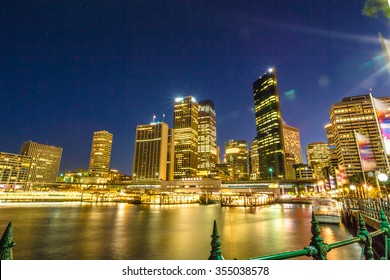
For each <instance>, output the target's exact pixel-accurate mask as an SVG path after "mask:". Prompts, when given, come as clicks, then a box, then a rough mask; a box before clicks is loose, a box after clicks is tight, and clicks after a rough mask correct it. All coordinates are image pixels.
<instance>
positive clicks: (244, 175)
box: [225, 140, 249, 180]
mask: <svg viewBox="0 0 390 280" xmlns="http://www.w3.org/2000/svg"><path fill="white" fill-rule="evenodd" d="M225 162H226V163H228V164H230V165H231V166H232V168H233V178H232V179H233V180H248V179H249V177H248V144H247V142H246V141H245V140H229V141H227V142H226V143H225Z"/></svg>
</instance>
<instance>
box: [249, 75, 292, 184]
mask: <svg viewBox="0 0 390 280" xmlns="http://www.w3.org/2000/svg"><path fill="white" fill-rule="evenodd" d="M253 95H254V111H255V117H256V140H257V143H258V146H259V160H260V178H261V179H263V180H267V179H268V180H269V179H285V170H286V162H285V154H284V141H283V126H282V116H281V113H280V104H279V103H280V102H279V94H278V82H277V79H276V70H275V69H274V68H272V69H270V70H269V71H268V72H267V73H265V74H264V75H263V76H261V77H260V78H258V79H257V80H256V81H255V82H254V83H253Z"/></svg>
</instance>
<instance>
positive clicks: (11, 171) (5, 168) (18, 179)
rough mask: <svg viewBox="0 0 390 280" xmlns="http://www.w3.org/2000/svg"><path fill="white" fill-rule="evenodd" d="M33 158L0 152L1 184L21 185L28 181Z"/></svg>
mask: <svg viewBox="0 0 390 280" xmlns="http://www.w3.org/2000/svg"><path fill="white" fill-rule="evenodd" d="M31 161H32V158H31V157H29V156H23V155H19V154H10V153H4V152H0V184H1V185H7V184H12V185H20V184H25V183H26V182H27V181H28V174H29V172H30V167H31Z"/></svg>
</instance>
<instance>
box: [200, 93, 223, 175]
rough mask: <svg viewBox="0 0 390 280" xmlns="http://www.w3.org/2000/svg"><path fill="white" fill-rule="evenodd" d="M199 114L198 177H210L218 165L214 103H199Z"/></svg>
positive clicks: (207, 101) (209, 101)
mask: <svg viewBox="0 0 390 280" xmlns="http://www.w3.org/2000/svg"><path fill="white" fill-rule="evenodd" d="M198 112H199V113H198V175H199V176H210V171H211V170H213V169H214V168H215V164H217V163H218V160H217V156H218V151H217V120H216V113H215V107H214V103H213V102H212V101H211V100H205V101H199V111H198Z"/></svg>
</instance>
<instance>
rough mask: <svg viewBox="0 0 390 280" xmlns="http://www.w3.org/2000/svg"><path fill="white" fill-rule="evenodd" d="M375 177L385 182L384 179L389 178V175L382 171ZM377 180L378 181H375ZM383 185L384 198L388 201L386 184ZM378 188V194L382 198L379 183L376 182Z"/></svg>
mask: <svg viewBox="0 0 390 280" xmlns="http://www.w3.org/2000/svg"><path fill="white" fill-rule="evenodd" d="M376 179H377V180H379V181H381V182H386V181H387V180H388V179H389V176H387V175H386V174H384V173H380V174H378V176H376ZM377 182H378V181H377ZM384 187H385V194H386V199H387V201H389V196H388V194H387V186H386V184H385V185H384ZM378 189H379V194H380V196H381V198H382V194H381V192H380V184H379V183H378Z"/></svg>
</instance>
